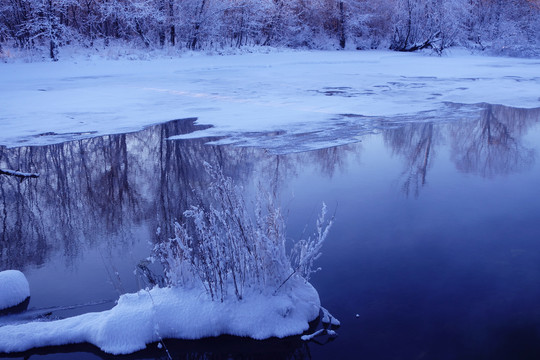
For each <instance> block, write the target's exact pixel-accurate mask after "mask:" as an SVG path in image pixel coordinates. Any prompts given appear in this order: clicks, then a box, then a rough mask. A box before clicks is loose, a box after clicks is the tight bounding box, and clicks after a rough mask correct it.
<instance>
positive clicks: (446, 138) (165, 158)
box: [0, 105, 540, 359]
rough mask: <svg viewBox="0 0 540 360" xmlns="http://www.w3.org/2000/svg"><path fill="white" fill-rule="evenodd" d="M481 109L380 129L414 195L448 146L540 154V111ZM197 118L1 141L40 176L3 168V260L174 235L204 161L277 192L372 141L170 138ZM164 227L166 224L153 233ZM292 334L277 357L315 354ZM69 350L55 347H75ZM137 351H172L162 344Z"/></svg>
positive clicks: (18, 165)
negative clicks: (122, 130)
mask: <svg viewBox="0 0 540 360" xmlns="http://www.w3.org/2000/svg"><path fill="white" fill-rule="evenodd" d="M478 114H480V116H478V118H476V119H464V120H463V121H453V122H446V123H444V122H442V121H443V120H444V119H441V121H438V120H437V119H435V120H431V121H422V122H408V123H401V124H392V126H391V127H388V126H387V127H385V128H381V130H380V131H381V132H382V136H383V139H384V144H385V145H386V147H387V148H388V149H389V151H390V152H391V153H392V154H393V155H395V156H397V157H398V158H399V159H400V161H401V163H402V166H403V169H404V170H403V171H402V175H403V177H404V179H403V180H402V184H401V185H402V190H403V191H404V192H405V194H407V195H409V194H411V193H412V194H415V195H416V196H418V194H419V192H420V189H421V188H422V187H423V186H424V185H425V184H427V183H429V172H430V171H431V169H432V168H433V167H434V164H435V162H436V161H437V156H438V155H439V154H442V153H443V151H442V150H443V147H445V146H447V148H445V149H444V150H445V151H446V150H447V151H449V153H450V160H451V161H452V162H453V164H454V166H455V167H456V168H457V169H458V170H459V171H461V172H466V173H471V174H475V175H478V176H482V177H493V176H498V175H503V174H508V173H513V172H518V171H524V170H527V169H528V168H529V167H531V166H532V165H533V164H534V161H535V156H536V154H535V153H534V152H533V151H532V150H531V149H530V148H528V147H527V145H526V144H525V143H524V135H525V134H526V132H527V130H528V129H529V128H531V127H532V126H533V125H534V124H536V123H538V122H539V119H540V109H536V110H520V109H512V108H506V107H503V106H492V105H485V106H484V108H483V110H482V111H481V113H478ZM197 128H199V127H197V126H195V125H194V121H193V119H192V120H189V121H188V120H180V121H172V122H169V123H166V124H162V125H157V126H153V127H149V128H147V129H145V130H143V131H140V132H137V133H130V134H121V135H109V136H103V137H96V138H91V139H85V140H77V141H72V142H67V143H62V144H56V145H50V146H43V147H21V148H13V149H6V148H0V168H4V167H5V168H10V169H15V170H17V169H20V170H24V171H31V172H38V173H40V174H41V176H40V177H39V178H37V179H27V180H24V181H20V179H18V178H14V177H9V176H0V227H1V229H0V230H1V233H0V270H4V269H8V268H16V269H20V270H25V269H35V268H38V267H40V266H44V265H45V264H47V263H51V262H53V261H58V259H57V258H54V259H53V258H52V257H53V254H61V256H59V257H58V258H60V259H62V260H63V261H65V262H66V264H68V265H69V266H75V267H76V266H77V262H78V261H79V260H80V259H81V258H84V255H85V254H86V253H87V250H88V249H93V248H97V247H104V248H105V249H108V251H111V252H112V251H113V249H115V251H119V252H125V249H129V248H130V247H132V246H133V245H134V242H135V241H136V240H135V239H136V235H137V234H136V232H137V231H139V230H138V229H140V226H141V224H144V225H145V226H146V227H147V228H148V229H151V234H150V235H149V236H150V237H151V238H149V239H146V241H151V242H157V241H160V240H161V239H163V238H166V237H168V236H170V234H172V233H173V229H172V227H173V223H174V221H182V216H183V215H182V214H183V212H184V211H185V210H186V209H187V208H188V206H190V205H191V204H193V203H196V200H197V199H195V198H194V192H193V191H192V189H198V193H204V189H205V188H206V184H207V183H208V179H207V174H206V172H205V170H204V167H203V166H202V163H203V162H204V161H206V162H209V163H217V164H219V165H220V166H221V168H222V169H223V171H224V173H225V175H226V176H230V177H232V178H233V179H235V181H236V182H237V183H239V184H241V185H243V186H244V187H245V189H246V192H254V191H256V189H257V185H258V184H259V183H262V184H271V186H272V187H273V188H272V189H271V190H272V193H273V194H275V195H276V196H277V197H279V196H282V195H283V194H282V193H283V189H284V188H285V187H286V186H287V183H288V182H289V181H290V180H291V179H292V178H295V177H297V176H298V175H299V174H301V173H302V172H303V171H304V170H305V169H306V168H307V167H310V168H311V169H315V171H317V172H318V173H319V176H321V177H327V178H332V177H333V176H335V175H336V174H337V173H338V172H340V171H346V170H347V167H348V166H351V165H352V163H359V161H358V160H359V156H360V153H361V151H363V150H362V149H363V146H362V144H361V143H359V144H351V145H347V146H339V147H333V148H327V149H322V150H316V151H310V152H302V153H294V154H282V155H272V154H269V153H267V152H266V151H264V149H258V148H250V147H235V146H210V145H205V142H206V141H207V139H196V140H182V141H171V140H167V139H168V138H169V137H170V136H173V135H177V134H182V133H187V132H191V131H194V130H196V129H197ZM357 165H358V164H357ZM359 166H361V164H360V165H359ZM366 176H369V174H366ZM319 200H320V201H323V200H327V199H323V198H321V199H317V201H319ZM158 228H160V229H161V231H159V232H157V233H156V234H155V235H152V234H153V233H154V231H155V229H158ZM216 341H217V342H216V343H214V344H213V345H208V344H206V343H203V345H202V347H199V348H195V349H192V350H193V351H191V350H190V351H186V352H184V353H182V351H181V350H180V348H185V347H188V348H189V347H190V346H195V347H196V346H201V345H200V344H201V343H199V345H188V344H187V343H181V346H180V348H176V349H177V351H178V353H179V354H180V353H181V354H183V355H179V356H180V357H181V358H186V359H187V358H190V359H214V358H222V357H224V356H225V355H224V353H223V352H220V351H221V350H216V351H215V352H210V353H209V352H208V351H207V350H206V349H207V348H208V347H213V348H214V349H215V346H218V344H219V342H220V341H219V340H216ZM226 342H227V343H229V344H230V343H231V342H230V341H229V340H227V341H226ZM292 344H293V345H290V347H289V348H287V349H283V350H282V351H281V350H280V351H281V352H279V354H278V355H275V354H274V355H275V356H272V358H291V359H292V358H294V359H303V358H309V357H310V355H309V348H308V347H307V346H306V345H305V344H303V343H301V344H298V343H295V342H293V343H292ZM260 345H261V344H260V343H257V346H260ZM171 346H172V347H174V345H173V344H172V343H171ZM243 346H244V345H242V346H240V345H239V348H242V349H243ZM274 346H277V345H275V344H273V345H271V347H274ZM287 346H289V345H287ZM255 347H256V346H255ZM69 349H70V348H61V349H57V350H58V351H60V352H61V351H77V350H69ZM227 351H229V350H227ZM241 351H243V350H238V351H237V352H235V351H233V350H231V351H230V352H228V353H227V354H232V355H231V357H232V358H250V355H249V354H247V355H246V354H245V353H243V355H242V354H239V353H240V352H241ZM95 353H96V354H97V356H99V357H105V358H108V357H109V356H107V355H104V354H101V353H99V352H98V351H96V352H95ZM234 354H236V355H234ZM259 355H260V354H259ZM137 356H139V357H140V358H160V357H163V356H164V355H163V351H159V352H156V353H153V352H151V353H144V354H139V355H137ZM255 357H256V355H253V356H252V358H255ZM257 358H260V357H257Z"/></svg>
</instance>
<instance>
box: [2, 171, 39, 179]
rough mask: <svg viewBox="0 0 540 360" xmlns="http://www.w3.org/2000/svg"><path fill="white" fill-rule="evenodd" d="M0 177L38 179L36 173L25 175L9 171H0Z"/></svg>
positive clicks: (20, 172)
mask: <svg viewBox="0 0 540 360" xmlns="http://www.w3.org/2000/svg"><path fill="white" fill-rule="evenodd" d="M0 175H8V176H16V177H18V178H21V179H26V178H37V177H39V174H38V173H25V172H22V171H15V170H9V169H0Z"/></svg>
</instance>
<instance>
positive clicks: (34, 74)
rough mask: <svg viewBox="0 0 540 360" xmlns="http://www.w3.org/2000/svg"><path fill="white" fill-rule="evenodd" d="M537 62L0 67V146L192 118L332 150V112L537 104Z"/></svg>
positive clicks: (329, 56)
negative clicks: (311, 139) (298, 136)
mask: <svg viewBox="0 0 540 360" xmlns="http://www.w3.org/2000/svg"><path fill="white" fill-rule="evenodd" d="M539 64H540V63H539V62H538V60H535V59H514V58H498V57H487V56H473V55H468V54H463V53H455V54H451V53H450V54H449V55H447V56H443V57H436V56H426V55H424V54H406V53H394V52H386V51H333V52H332V51H290V52H281V53H279V52H275V53H270V54H243V55H228V56H207V55H201V54H195V55H191V56H185V57H181V58H175V59H155V60H151V61H131V60H116V61H114V60H100V59H98V60H96V59H94V60H92V61H89V60H84V59H80V60H73V59H71V60H63V61H59V62H56V63H51V62H43V63H10V64H2V65H0V78H1V79H2V81H1V82H0V144H2V145H7V146H19V145H22V144H34V145H36V144H48V143H55V142H61V141H66V140H69V139H75V138H81V137H88V136H92V135H101V134H109V133H119V132H125V131H134V130H139V129H141V128H142V127H143V126H145V125H149V124H153V123H158V122H164V121H168V120H173V119H179V118H189V117H197V118H198V119H199V120H198V123H200V124H211V125H214V127H213V128H211V129H208V130H203V131H198V132H196V133H194V134H192V135H191V137H206V136H230V135H234V141H232V142H238V143H242V142H243V141H246V139H247V143H248V144H249V145H254V144H255V145H256V144H257V141H256V139H254V138H253V133H260V132H270V131H278V130H279V131H283V132H285V134H288V135H291V134H308V133H313V134H319V133H320V132H321V131H322V132H323V133H326V134H330V135H328V136H324V138H323V139H317V138H316V137H315V138H314V144H310V143H309V141H307V144H306V146H305V148H317V147H325V146H331V145H332V144H334V145H335V144H336V141H337V142H338V143H339V136H340V135H339V133H336V134H334V133H332V130H336V129H341V128H342V127H343V125H344V124H343V123H342V122H340V121H335V119H336V115H339V114H357V115H363V116H371V117H379V116H384V117H392V116H396V115H400V116H403V115H413V114H417V113H419V112H426V111H428V112H429V111H437V110H439V109H440V108H441V107H443V106H444V105H443V104H447V103H449V102H450V103H464V104H475V103H482V102H486V103H492V104H502V105H507V106H513V107H524V108H534V107H539V106H540V100H539V94H538V89H539V88H540V76H539V75H538V66H539ZM365 120H366V119H365V118H362V117H358V118H354V119H352V120H351V119H349V121H348V124H346V125H347V126H356V127H358V126H359V124H363V123H364V122H365ZM309 137H310V135H308V136H307V138H309ZM289 140H290V139H285V141H286V142H288V143H290V141H289ZM297 140H298V139H297ZM302 141H303V142H304V143H306V137H303V138H302ZM291 151H294V148H292V149H291Z"/></svg>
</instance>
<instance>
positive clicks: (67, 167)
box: [0, 105, 540, 359]
mask: <svg viewBox="0 0 540 360" xmlns="http://www.w3.org/2000/svg"><path fill="white" fill-rule="evenodd" d="M471 114H473V115H471V118H468V119H463V120H452V121H444V119H433V120H432V121H426V120H424V121H421V122H414V121H406V122H401V123H396V122H384V121H382V122H381V123H380V124H379V126H378V127H377V129H376V130H375V131H373V132H372V133H370V134H364V135H362V136H361V137H360V139H359V140H360V141H359V142H357V143H354V144H350V145H346V146H340V147H333V148H327V149H323V150H316V151H310V152H301V153H292V154H282V155H273V154H272V153H269V152H268V151H265V150H264V149H258V148H248V147H232V146H210V145H205V141H207V139H198V140H181V141H170V140H166V139H167V138H168V137H170V136H173V135H177V134H181V133H186V132H191V131H194V130H196V129H197V127H196V126H194V125H193V121H191V120H180V121H173V122H169V123H166V124H162V125H157V126H153V127H149V128H147V129H145V130H144V131H141V132H137V133H131V134H122V135H111V136H105V137H97V138H91V139H85V140H78V141H73V142H67V143H62V144H58V145H51V146H44V147H21V148H14V149H5V148H0V167H1V168H5V167H6V168H11V169H20V170H24V171H33V172H39V173H41V176H40V177H39V178H38V179H28V180H25V181H23V182H20V181H19V180H18V179H15V178H11V177H7V176H0V230H1V233H0V270H4V269H20V270H22V271H23V272H24V273H25V274H26V275H27V277H28V279H29V282H30V287H31V293H32V297H31V300H30V304H29V314H31V315H32V316H38V315H46V316H47V317H52V318H55V317H65V316H72V315H75V314H80V313H83V312H88V311H99V310H104V309H108V308H110V307H112V306H113V305H114V300H115V299H117V298H118V296H119V294H122V293H125V292H134V291H137V290H138V289H139V288H140V287H141V286H144V285H143V283H142V282H141V280H140V277H138V276H137V275H136V274H135V273H136V271H135V270H136V268H137V264H139V262H140V261H141V260H142V259H145V258H146V257H147V256H148V255H149V254H150V249H151V246H152V245H151V244H152V243H154V242H156V241H159V239H160V238H162V237H168V236H171V234H172V224H173V222H174V221H175V220H180V221H181V219H182V212H183V211H184V210H185V209H186V208H187V207H188V206H189V205H190V204H191V203H193V202H194V201H195V200H194V199H193V192H192V190H191V188H192V187H193V188H199V189H204V188H205V186H206V182H207V178H206V176H205V173H204V169H203V166H202V163H203V161H207V162H214V163H219V164H220V165H221V166H222V168H223V169H224V172H225V173H226V174H227V175H228V176H231V177H233V179H235V181H236V182H237V183H238V184H241V185H242V186H244V187H245V189H246V193H248V194H249V193H252V192H253V191H254V189H256V188H257V185H258V184H259V183H263V184H271V186H272V187H273V188H274V190H275V191H276V193H277V194H278V196H279V198H280V200H281V203H282V204H283V205H282V206H283V209H284V212H285V214H286V217H287V226H288V231H287V233H288V236H289V237H290V238H291V239H298V238H301V237H305V236H306V231H307V232H309V231H311V230H310V229H311V228H312V226H313V224H314V222H315V218H316V216H317V213H318V211H319V210H320V206H321V203H322V201H325V202H326V203H327V204H328V207H329V209H330V210H331V211H332V212H335V216H336V222H335V224H334V227H333V228H332V230H331V233H330V236H329V238H328V239H327V242H326V243H325V247H324V249H323V256H322V257H321V258H320V259H319V260H318V265H319V266H320V267H321V268H322V270H321V271H320V272H318V273H316V274H315V275H313V276H312V279H311V282H312V284H313V285H314V286H315V288H317V290H318V291H319V294H320V297H321V301H322V303H323V306H325V307H326V308H328V309H329V310H330V311H331V312H332V313H333V314H334V315H335V316H336V317H337V318H339V319H340V321H341V323H342V326H341V328H340V329H339V330H338V333H339V337H338V338H337V339H335V340H334V341H329V342H327V340H328V339H326V338H324V337H323V338H319V339H318V340H319V342H321V343H325V342H327V343H325V344H323V345H320V344H317V343H315V342H311V343H302V342H300V341H298V340H297V339H286V340H284V341H278V340H275V341H274V340H272V341H267V342H256V341H249V340H245V339H235V338H231V337H226V338H220V339H218V340H215V339H213V340H204V341H191V342H184V341H174V342H169V343H168V348H169V352H170V354H171V356H172V357H173V358H189V359H223V358H234V359H249V358H253V359H258V358H268V359H277V358H294V359H308V358H311V359H329V358H351V359H353V358H354V359H509V358H512V359H537V358H540V186H539V185H540V166H539V164H538V156H539V155H538V154H539V152H540V124H539V123H540V109H536V110H522V109H512V108H506V107H502V106H491V105H485V106H482V108H481V110H480V111H477V112H471ZM261 136H265V135H261ZM267 136H270V135H267ZM265 141H268V139H265ZM306 225H307V230H306ZM158 229H160V231H157V230H158ZM79 305H84V306H79ZM42 309H45V310H42ZM1 321H2V319H1V318H0V324H1ZM4 356H6V355H4ZM25 356H26V357H27V358H28V356H29V357H30V358H31V359H57V358H62V359H100V358H114V357H111V356H109V355H107V354H103V353H101V352H99V351H98V350H97V349H95V348H93V347H91V346H86V345H83V346H76V347H57V348H51V349H41V350H37V351H33V352H29V353H27V354H22V355H16V356H15V355H14V357H15V358H17V357H18V358H24V357H25ZM0 357H1V356H0ZM124 358H141V359H155V358H156V359H157V358H159V359H161V358H164V359H165V358H167V355H166V354H165V352H164V350H158V349H157V348H153V349H152V350H149V351H145V352H141V353H138V354H135V355H130V356H128V357H124Z"/></svg>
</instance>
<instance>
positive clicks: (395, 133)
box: [382, 104, 540, 196]
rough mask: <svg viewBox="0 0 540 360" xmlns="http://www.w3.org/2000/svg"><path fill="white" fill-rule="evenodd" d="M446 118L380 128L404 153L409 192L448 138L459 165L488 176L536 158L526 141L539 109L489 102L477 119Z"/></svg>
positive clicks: (424, 175) (416, 188)
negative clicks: (518, 107)
mask: <svg viewBox="0 0 540 360" xmlns="http://www.w3.org/2000/svg"><path fill="white" fill-rule="evenodd" d="M443 120H444V119H439V120H438V121H427V122H419V123H414V122H413V123H406V124H403V125H402V126H399V127H397V128H396V127H393V128H390V129H383V130H382V133H383V137H384V140H385V143H386V145H387V146H388V147H390V148H391V149H392V152H393V154H394V155H396V156H400V157H401V158H402V159H403V163H404V170H403V173H402V176H403V178H404V180H403V181H402V190H403V192H404V193H405V194H406V195H407V196H408V195H409V194H411V193H412V194H414V195H415V196H418V195H419V192H420V189H421V188H422V187H423V186H424V185H426V182H427V177H428V171H429V170H430V168H431V167H432V164H433V162H434V158H435V157H436V155H437V148H438V147H440V146H443V145H445V144H446V143H450V144H451V160H452V162H453V163H454V164H455V166H456V168H457V169H458V170H459V171H462V172H464V173H471V174H474V175H479V176H482V177H484V178H491V177H494V176H498V175H506V174H510V173H515V172H520V171H525V170H527V169H530V168H531V166H532V165H533V164H534V162H535V159H536V154H535V152H534V150H533V149H532V148H531V147H528V146H526V145H525V144H523V135H524V134H526V133H527V130H528V129H529V128H530V127H531V126H533V125H535V124H537V123H538V122H539V121H540V109H532V110H526V109H516V108H509V107H505V106H501V105H490V104H486V105H484V106H482V111H481V112H480V114H479V116H478V119H476V120H471V119H463V120H461V121H455V122H450V123H444V122H443ZM441 123H442V125H441Z"/></svg>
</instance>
